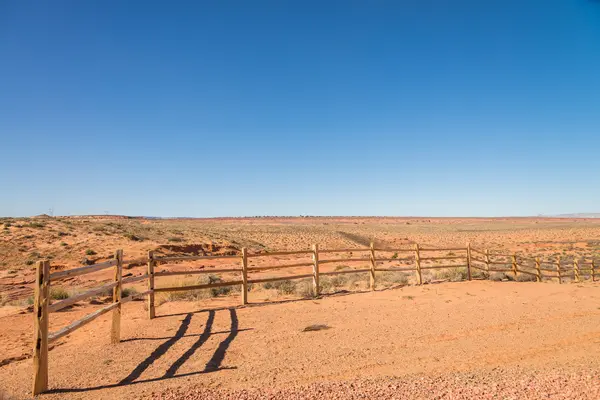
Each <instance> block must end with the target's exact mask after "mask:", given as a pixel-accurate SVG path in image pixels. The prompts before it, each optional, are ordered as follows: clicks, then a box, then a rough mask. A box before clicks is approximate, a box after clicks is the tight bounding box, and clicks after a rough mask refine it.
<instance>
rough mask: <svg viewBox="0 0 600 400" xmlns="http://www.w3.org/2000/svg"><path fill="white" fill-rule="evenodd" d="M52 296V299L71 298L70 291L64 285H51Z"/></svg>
mask: <svg viewBox="0 0 600 400" xmlns="http://www.w3.org/2000/svg"><path fill="white" fill-rule="evenodd" d="M50 298H51V299H52V300H64V299H68V298H69V292H68V291H67V290H66V289H64V288H62V287H60V286H59V287H54V286H51V287H50Z"/></svg>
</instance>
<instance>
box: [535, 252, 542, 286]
mask: <svg viewBox="0 0 600 400" xmlns="http://www.w3.org/2000/svg"><path fill="white" fill-rule="evenodd" d="M535 279H536V281H538V282H541V281H542V269H541V266H540V258H539V257H536V258H535Z"/></svg>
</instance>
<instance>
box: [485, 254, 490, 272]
mask: <svg viewBox="0 0 600 400" xmlns="http://www.w3.org/2000/svg"><path fill="white" fill-rule="evenodd" d="M485 271H486V272H487V274H488V279H489V278H490V250H489V249H485Z"/></svg>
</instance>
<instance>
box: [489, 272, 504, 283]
mask: <svg viewBox="0 0 600 400" xmlns="http://www.w3.org/2000/svg"><path fill="white" fill-rule="evenodd" d="M504 278H506V274H505V273H504V272H492V273H491V274H490V280H491V281H494V282H501V281H503V280H504Z"/></svg>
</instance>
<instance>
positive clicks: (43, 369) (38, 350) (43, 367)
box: [32, 261, 50, 396]
mask: <svg viewBox="0 0 600 400" xmlns="http://www.w3.org/2000/svg"><path fill="white" fill-rule="evenodd" d="M49 292H50V262H49V261H38V263H37V266H36V274H35V288H34V299H33V316H34V323H33V326H34V331H33V390H32V392H33V395H34V396H35V395H38V394H40V393H42V392H45V391H46V390H48V301H49V297H50V296H49V295H48V294H49Z"/></svg>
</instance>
